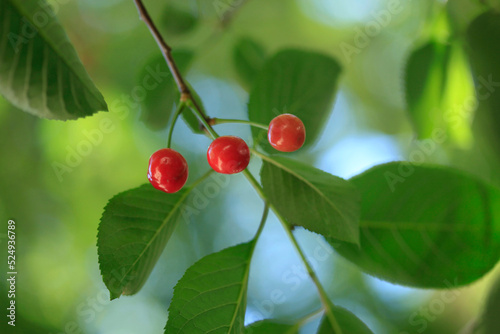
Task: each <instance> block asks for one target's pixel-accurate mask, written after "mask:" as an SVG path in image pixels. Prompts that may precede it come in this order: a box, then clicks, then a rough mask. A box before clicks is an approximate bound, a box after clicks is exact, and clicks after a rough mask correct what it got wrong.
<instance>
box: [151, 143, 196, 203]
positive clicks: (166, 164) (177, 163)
mask: <svg viewBox="0 0 500 334" xmlns="http://www.w3.org/2000/svg"><path fill="white" fill-rule="evenodd" d="M187 177H188V164H187V162H186V159H184V157H183V156H182V154H180V153H179V152H177V151H176V150H173V149H171V148H163V149H161V150H158V151H156V152H155V153H153V154H152V155H151V158H149V169H148V179H149V182H151V184H152V185H153V187H155V188H156V189H158V190H161V191H164V192H166V193H169V194H171V193H175V192H177V191H179V190H180V189H181V188H182V187H183V186H184V184H186V180H187Z"/></svg>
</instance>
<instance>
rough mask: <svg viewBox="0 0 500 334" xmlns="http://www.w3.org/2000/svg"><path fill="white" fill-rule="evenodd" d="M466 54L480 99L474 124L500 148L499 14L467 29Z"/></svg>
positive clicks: (487, 15) (483, 17) (484, 16)
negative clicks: (478, 125) (499, 144)
mask: <svg viewBox="0 0 500 334" xmlns="http://www.w3.org/2000/svg"><path fill="white" fill-rule="evenodd" d="M467 42H468V53H469V57H470V61H471V65H472V69H473V72H474V79H475V80H476V95H477V98H478V100H479V109H478V111H477V123H478V124H481V131H482V132H486V133H487V134H488V135H489V136H490V138H491V139H490V142H491V143H492V144H496V145H497V150H499V149H500V146H498V142H500V62H499V61H498V54H499V53H500V13H498V12H496V11H489V12H486V13H484V14H482V15H480V16H479V17H477V18H476V19H475V20H474V21H473V22H472V23H471V24H470V26H469V28H468V29H467Z"/></svg>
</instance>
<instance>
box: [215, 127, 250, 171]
mask: <svg viewBox="0 0 500 334" xmlns="http://www.w3.org/2000/svg"><path fill="white" fill-rule="evenodd" d="M207 160H208V164H209V165H210V167H212V168H213V169H214V170H215V171H216V172H217V173H221V174H236V173H239V172H241V171H242V170H244V169H245V168H247V166H248V163H249V162H250V150H249V149H248V145H247V143H245V141H244V140H243V139H241V138H238V137H235V136H223V137H219V138H217V139H215V140H214V141H213V142H212V144H210V147H209V148H208V151H207Z"/></svg>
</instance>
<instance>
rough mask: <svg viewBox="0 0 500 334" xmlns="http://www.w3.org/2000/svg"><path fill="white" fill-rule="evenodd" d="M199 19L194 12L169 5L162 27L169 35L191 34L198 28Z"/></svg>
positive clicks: (164, 14)
mask: <svg viewBox="0 0 500 334" xmlns="http://www.w3.org/2000/svg"><path fill="white" fill-rule="evenodd" d="M197 23H198V18H197V17H196V16H195V15H194V14H193V12H192V11H188V10H185V9H181V8H178V7H176V6H173V5H168V6H167V7H166V8H165V10H164V11H163V15H162V18H161V26H162V27H163V28H164V29H165V31H166V32H167V34H172V35H181V34H185V33H188V32H190V31H191V30H193V29H194V28H195V27H196V24H197Z"/></svg>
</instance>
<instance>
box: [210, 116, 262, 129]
mask: <svg viewBox="0 0 500 334" xmlns="http://www.w3.org/2000/svg"><path fill="white" fill-rule="evenodd" d="M209 122H210V124H212V125H217V124H225V123H240V124H247V125H250V126H254V127H256V128H261V129H264V130H267V129H268V128H269V127H268V126H267V125H264V124H261V123H256V122H251V121H247V120H245V119H228V118H211V119H210V121H209Z"/></svg>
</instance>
